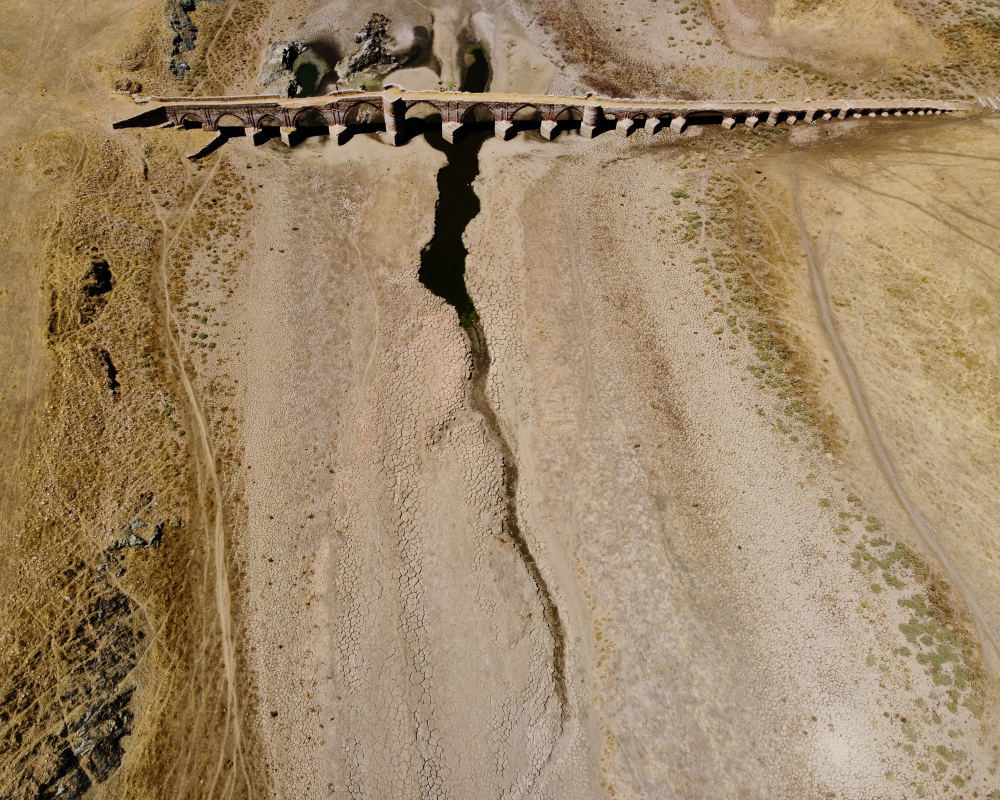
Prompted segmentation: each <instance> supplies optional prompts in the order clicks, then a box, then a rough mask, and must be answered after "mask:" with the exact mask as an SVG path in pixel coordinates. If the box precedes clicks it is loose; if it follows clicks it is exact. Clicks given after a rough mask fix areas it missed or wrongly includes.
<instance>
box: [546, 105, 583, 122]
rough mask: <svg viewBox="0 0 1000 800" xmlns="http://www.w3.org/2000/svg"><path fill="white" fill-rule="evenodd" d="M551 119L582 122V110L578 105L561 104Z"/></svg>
mask: <svg viewBox="0 0 1000 800" xmlns="http://www.w3.org/2000/svg"><path fill="white" fill-rule="evenodd" d="M553 119H554V120H555V121H556V122H560V123H574V122H583V110H582V109H581V108H579V107H578V106H563V107H562V108H560V109H559V110H558V111H556V113H555V115H554V116H553Z"/></svg>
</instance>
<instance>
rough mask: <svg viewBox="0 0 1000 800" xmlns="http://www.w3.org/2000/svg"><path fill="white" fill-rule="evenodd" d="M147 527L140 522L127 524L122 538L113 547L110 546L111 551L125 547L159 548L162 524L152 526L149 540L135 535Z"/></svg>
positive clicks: (161, 538) (161, 539) (161, 537)
mask: <svg viewBox="0 0 1000 800" xmlns="http://www.w3.org/2000/svg"><path fill="white" fill-rule="evenodd" d="M147 527H149V524H148V523H146V522H142V521H141V520H136V521H135V522H132V523H129V524H128V525H126V526H125V528H124V531H123V532H124V534H125V536H124V538H122V539H119V540H118V541H117V542H115V543H114V545H112V546H111V549H112V550H121V549H123V548H125V547H140V548H141V547H159V546H160V543H161V542H162V541H163V523H162V522H157V523H156V525H154V526H153V535H152V536H151V537H150V538H149V539H145V538H143V537H142V536H140V535H139V534H138V533H136V531H137V530H141V529H142V528H147Z"/></svg>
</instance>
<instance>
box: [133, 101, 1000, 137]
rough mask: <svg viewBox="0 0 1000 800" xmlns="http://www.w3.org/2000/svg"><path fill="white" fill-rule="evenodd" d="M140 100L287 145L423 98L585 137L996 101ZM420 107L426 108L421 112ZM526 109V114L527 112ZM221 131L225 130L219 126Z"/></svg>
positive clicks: (158, 117)
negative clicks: (574, 131) (610, 131)
mask: <svg viewBox="0 0 1000 800" xmlns="http://www.w3.org/2000/svg"><path fill="white" fill-rule="evenodd" d="M137 102H138V103H139V104H140V105H146V106H148V108H147V110H145V111H143V112H141V113H139V114H137V115H135V116H133V117H130V118H129V119H125V120H121V121H119V122H116V123H115V124H114V127H115V128H129V127H150V126H153V125H163V124H168V125H174V126H188V125H189V124H192V123H193V124H195V125H200V126H201V127H202V128H205V129H207V130H219V129H220V128H225V129H226V130H228V131H232V129H233V128H234V127H243V128H244V129H245V131H246V134H247V136H250V137H251V138H252V141H253V142H254V143H255V144H258V143H260V142H262V141H264V140H265V139H267V138H268V137H269V136H271V135H274V134H275V133H276V131H277V130H278V129H280V132H281V139H282V141H284V142H285V144H288V145H292V144H294V142H295V141H298V140H299V139H300V138H301V137H302V136H304V135H306V133H307V132H308V130H310V129H314V128H315V127H317V126H325V127H327V128H328V129H329V133H330V135H331V136H332V137H334V138H336V140H337V141H338V143H341V144H342V143H343V142H345V141H347V139H349V138H350V137H351V135H353V134H355V133H371V132H373V131H376V130H377V131H383V130H384V131H385V133H386V134H387V136H388V138H389V139H390V140H391V141H392V142H393V143H394V144H399V143H401V142H403V141H405V139H406V135H407V132H408V131H412V130H415V128H414V124H413V123H412V122H411V120H410V119H409V117H410V115H411V114H415V113H417V112H415V111H413V108H414V106H423V105H425V104H426V105H429V106H430V107H431V108H433V109H434V112H436V114H435V116H437V115H439V116H440V118H441V129H442V134H443V136H444V137H445V138H446V139H448V140H449V141H454V139H455V138H456V136H458V135H461V133H462V132H464V131H467V130H469V129H470V127H472V126H473V125H475V126H482V125H483V124H484V119H485V124H489V119H488V118H489V117H492V122H493V124H494V126H495V133H496V135H497V136H499V137H501V138H504V139H507V138H510V136H512V135H513V134H514V133H516V132H517V131H518V130H522V129H524V128H525V127H531V126H532V125H533V126H534V127H539V128H540V130H541V132H542V135H543V136H544V137H545V138H548V139H551V138H553V137H554V136H556V135H558V131H559V130H562V129H564V128H569V127H573V128H579V130H580V133H581V134H583V135H585V136H587V137H592V136H595V135H597V134H598V133H600V132H601V131H603V130H607V129H609V128H610V127H614V128H615V130H616V131H617V132H618V133H619V134H621V135H623V136H628V135H629V134H630V133H631V132H632V131H633V130H637V129H639V128H642V129H644V130H645V131H646V132H647V133H650V134H653V133H656V132H657V131H658V130H660V129H661V128H665V127H668V128H669V129H670V130H672V131H674V132H675V133H681V132H683V130H684V129H685V128H686V127H687V126H688V125H689V124H700V125H704V124H720V125H722V126H723V127H724V128H727V129H731V128H733V127H734V126H735V125H738V124H742V125H746V126H747V127H750V128H752V127H755V126H756V125H758V124H763V123H765V122H766V124H768V125H777V124H779V123H786V124H789V125H794V124H796V123H797V122H800V121H801V122H806V123H811V122H816V121H818V120H820V119H823V120H830V119H833V118H835V117H836V118H838V119H845V118H847V117H851V116H853V117H861V116H880V117H888V116H895V117H901V116H918V115H919V116H924V115H927V114H952V113H962V112H967V113H975V112H979V113H982V112H983V109H984V108H990V107H991V106H992V107H994V108H995V107H996V105H997V104H996V103H993V102H983V101H980V102H979V103H978V104H976V103H971V102H965V101H957V100H929V99H926V98H923V99H921V98H904V99H874V98H855V99H841V100H819V101H813V100H805V101H797V100H749V101H744V100H741V101H733V100H674V99H640V98H621V97H613V98H608V97H597V96H595V95H592V94H588V95H587V96H586V97H570V96H566V95H532V94H514V93H502V92H483V93H473V92H437V91H408V90H406V89H402V88H400V87H398V86H388V87H386V88H385V89H384V90H383V91H381V92H366V91H360V90H349V91H343V92H336V93H334V94H327V95H321V96H315V97H296V98H288V97H277V96H260V95H252V96H244V97H147V98H140V99H139V100H137ZM423 116H425V117H429V116H431V114H424V115H423ZM528 117H530V118H531V119H530V120H529V119H528ZM227 135H232V134H231V133H230V134H227Z"/></svg>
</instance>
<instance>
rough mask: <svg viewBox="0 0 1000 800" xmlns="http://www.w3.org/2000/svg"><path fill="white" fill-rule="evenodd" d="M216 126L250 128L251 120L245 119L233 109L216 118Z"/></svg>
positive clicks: (214, 124)
mask: <svg viewBox="0 0 1000 800" xmlns="http://www.w3.org/2000/svg"><path fill="white" fill-rule="evenodd" d="M212 127H214V128H248V127H251V126H250V122H249V120H246V119H244V118H243V117H242V116H240V115H239V114H235V113H233V112H232V111H226V112H224V113H222V114H220V115H219V116H217V117H216V118H215V122H214V123H213V126H212Z"/></svg>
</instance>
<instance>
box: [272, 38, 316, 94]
mask: <svg viewBox="0 0 1000 800" xmlns="http://www.w3.org/2000/svg"><path fill="white" fill-rule="evenodd" d="M308 49H309V46H308V45H307V44H305V43H304V42H299V41H296V40H294V39H293V40H290V41H285V42H273V43H271V44H270V45H268V47H267V49H266V50H265V51H264V59H263V62H262V63H261V67H260V85H261V86H262V87H264V89H266V90H267V93H268V94H276V95H278V96H280V97H295V95H296V94H298V91H299V81H298V79H297V78H296V77H295V73H294V72H293V71H292V67H293V65H294V64H295V60H296V59H297V58H298V57H299V56H300V55H302V54H303V53H304V52H305V51H306V50H308Z"/></svg>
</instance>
